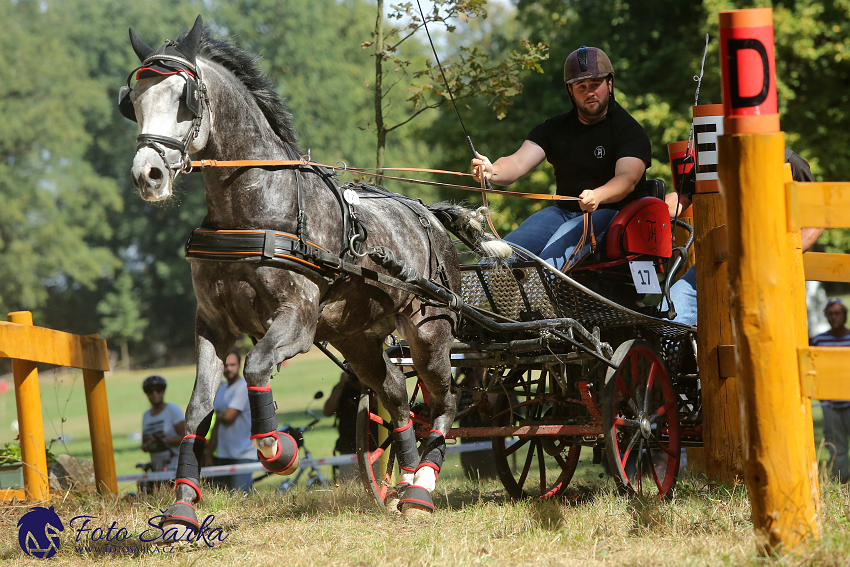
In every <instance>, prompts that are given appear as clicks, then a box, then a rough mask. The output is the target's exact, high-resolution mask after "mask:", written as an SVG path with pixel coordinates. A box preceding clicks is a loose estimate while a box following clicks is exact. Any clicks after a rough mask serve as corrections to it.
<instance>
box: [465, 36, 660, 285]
mask: <svg viewBox="0 0 850 567" xmlns="http://www.w3.org/2000/svg"><path fill="white" fill-rule="evenodd" d="M564 84H565V87H566V90H567V94H568V95H569V97H570V100H571V101H572V106H573V107H572V110H570V111H569V112H567V113H564V114H560V115H558V116H555V117H553V118H550V119H548V120H546V121H545V122H542V123H540V124H538V125H537V126H535V127H534V128H533V129H532V130H531V132H530V133H529V134H528V136H527V137H526V140H525V141H524V142H523V144H522V146H521V147H520V148H519V150H517V151H516V152H515V153H513V154H512V155H510V156H505V157H501V158H499V159H497V160H496V161H495V162H492V163H491V162H490V160H489V159H488V158H487V157H486V156H484V155H481V154H476V157H475V158H473V159H472V175H473V177H475V179H476V181H479V182H480V181H481V176H482V175H483V176H485V177H487V178H488V179H490V180H491V181H492V182H493V183H495V184H497V185H510V184H511V183H513V182H514V181H516V180H517V179H519V178H521V177H523V176H524V175H526V174H527V173H529V172H530V171H532V170H533V169H534V168H536V167H537V166H538V165H539V164H540V163H542V162H543V160H544V159H545V160H547V161H548V162H549V163H551V164H552V166H553V167H554V170H555V182H556V186H557V191H556V192H557V194H558V195H562V196H567V197H574V198H577V200H562V201H558V204H557V205H553V206H549V207H546V208H544V209H543V210H541V211H538V212H536V213H534V214H533V215H531V216H530V217H529V218H528V219H526V220H525V222H523V223H522V224H521V225H520V226H519V227H518V228H517V229H516V230H514V231H513V232H511V233H510V234H508V235H507V236H506V237H505V240H507V241H508V242H511V243H513V244H517V245H519V246H522V247H523V248H525V249H526V250H528V251H529V252H532V253H534V254H536V255H538V256H540V257H541V258H543V259H544V260H546V261H547V262H548V263H550V264H552V265H554V266H555V267H557V268H559V269H564V268H565V267H569V265H568V262H569V264H575V263H576V262H577V261H578V260H579V259H580V258H581V257H582V256H584V255H585V254H586V253H587V251H588V250H589V247H590V245H589V244H588V245H587V246H586V247H585V248H583V249H582V250H579V251H578V252H576V254H573V252H574V251H575V247H576V246H577V244H578V243H579V242H580V241H581V240H582V236H583V234H584V232H585V231H584V215H583V213H590V214H591V218H592V227H593V230H594V231H595V232H596V238H597V239H599V238H600V236H601V235H602V233H603V232H604V231H605V230H606V229H607V228H608V225H609V224H610V223H611V220H613V218H614V216H615V215H616V214H617V211H618V210H619V209H620V208H622V206H623V205H624V204H625V203H626V202H627V198H628V197H629V195H630V194H631V193H632V192H633V191H634V189H635V187H636V186H637V185H638V183H640V182H641V181H643V180H645V179H646V175H645V173H646V169H647V168H648V167H649V166H650V164H651V160H652V148H651V145H650V142H649V136H647V134H646V131H644V129H643V127H641V125H640V124H638V122H637V121H636V120H635V119H634V118H632V116H631V115H630V114H629V113H628V112H626V110H625V109H623V107H622V106H620V105H619V104H617V101H616V100H615V99H614V67H613V65H612V64H611V60H610V59H609V58H608V56H607V55H606V54H605V52H603V51H602V50H601V49H598V48H596V47H586V46H582V47H580V48H579V49H577V50H575V51H573V52H572V53H570V55H569V57H567V60H566V62H565V64H564Z"/></svg>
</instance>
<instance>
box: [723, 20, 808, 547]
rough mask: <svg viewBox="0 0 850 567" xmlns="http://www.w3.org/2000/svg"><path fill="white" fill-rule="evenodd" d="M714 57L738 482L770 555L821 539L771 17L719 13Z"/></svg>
mask: <svg viewBox="0 0 850 567" xmlns="http://www.w3.org/2000/svg"><path fill="white" fill-rule="evenodd" d="M742 52H746V53H742ZM720 53H721V57H720V59H721V65H722V77H723V92H724V115H725V119H724V135H723V136H721V137H720V139H719V150H720V155H719V164H720V168H719V178H720V185H721V191H722V192H723V195H724V197H725V199H726V210H727V219H728V225H729V230H728V236H729V258H730V260H729V280H730V286H729V290H730V293H731V295H732V301H731V307H732V321H733V329H734V334H735V344H736V345H737V369H738V376H739V377H740V378H741V380H740V383H741V394H742V404H741V421H742V425H743V427H742V429H743V430H744V439H745V444H744V460H745V478H746V482H747V489H748V491H749V495H750V504H751V507H752V520H753V527H754V529H755V532H756V536H757V537H758V538H759V542H760V544H761V552H762V553H765V554H770V553H773V552H785V551H789V550H793V549H795V548H797V547H798V546H800V545H801V544H804V543H805V542H806V541H807V540H809V539H812V538H818V537H819V533H820V530H819V526H818V518H817V507H816V504H815V499H814V498H813V494H814V492H813V487H812V479H811V477H810V475H811V473H812V470H811V466H810V464H811V463H810V459H811V456H812V455H813V453H814V449H813V447H811V448H810V445H812V444H813V443H814V440H813V439H812V437H811V434H810V433H809V432H810V431H811V429H810V428H809V426H808V424H807V423H805V421H806V420H807V419H808V418H809V414H808V412H807V411H806V408H805V404H804V403H802V390H801V387H800V375H799V370H798V366H797V356H796V342H797V336H798V330H797V329H796V328H795V317H796V315H797V308H796V307H795V305H794V302H793V299H794V294H795V291H794V283H793V282H794V278H795V269H794V259H793V254H792V245H791V244H790V242H789V236H788V229H787V210H786V203H785V191H784V167H783V162H784V155H785V151H784V150H785V137H784V135H783V134H782V132H779V131H778V130H779V114H778V107H777V102H776V84H775V78H774V73H775V71H774V70H775V64H774V57H773V14H772V10H771V9H770V8H762V9H755V10H738V11H732V12H721V13H720ZM789 323H790V324H789Z"/></svg>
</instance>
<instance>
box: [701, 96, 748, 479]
mask: <svg viewBox="0 0 850 567" xmlns="http://www.w3.org/2000/svg"><path fill="white" fill-rule="evenodd" d="M722 117H723V105H721V104H710V105H704V106H695V107H694V143H695V144H696V146H697V152H696V161H697V174H696V183H697V187H696V190H697V192H696V194H695V195H694V231H695V239H696V240H695V243H694V247H695V249H696V257H697V258H698V259H699V260H698V261H697V264H696V266H697V267H696V276H697V290H698V293H697V311H698V313H699V323H698V325H699V332H698V333H697V346H698V353H697V361H698V363H699V374H700V384H701V385H702V406H703V420H702V437H703V459H704V463H705V473H706V476H707V477H708V480H709V481H710V482H735V481H738V480H741V479H742V478H743V476H744V457H743V444H744V438H743V434H742V432H741V418H740V414H741V411H740V384H739V381H738V379H737V378H735V377H734V376H724V375H723V374H725V373H721V365H720V356H719V352H720V349H719V348H718V347H719V346H720V345H732V344H734V341H733V339H732V322H731V319H730V317H729V291H728V290H729V280H728V275H727V259H728V256H729V250H728V240H727V238H726V205H725V203H724V201H723V196H722V195H721V194H720V193H719V192H718V191H719V185H718V178H717V164H718V156H717V138H718V136H719V135H720V134H723V122H722Z"/></svg>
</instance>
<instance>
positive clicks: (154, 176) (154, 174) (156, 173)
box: [148, 167, 162, 181]
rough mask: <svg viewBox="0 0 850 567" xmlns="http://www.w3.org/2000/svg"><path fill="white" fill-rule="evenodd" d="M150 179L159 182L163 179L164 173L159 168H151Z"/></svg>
mask: <svg viewBox="0 0 850 567" xmlns="http://www.w3.org/2000/svg"><path fill="white" fill-rule="evenodd" d="M148 177H150V178H151V179H153V180H154V181H158V180H160V179H162V172H161V171H160V170H159V169H157V168H155V167H154V168H151V171H150V173H148Z"/></svg>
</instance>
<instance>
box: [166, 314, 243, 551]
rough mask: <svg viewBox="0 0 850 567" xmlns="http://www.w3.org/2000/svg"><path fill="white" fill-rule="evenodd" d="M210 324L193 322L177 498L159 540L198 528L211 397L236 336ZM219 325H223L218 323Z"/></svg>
mask: <svg viewBox="0 0 850 567" xmlns="http://www.w3.org/2000/svg"><path fill="white" fill-rule="evenodd" d="M213 327H214V326H213V325H207V324H204V323H202V322H201V321H196V323H195V329H196V356H197V358H196V360H197V361H198V364H197V371H196V375H195V387H194V389H193V390H192V396H191V398H189V406H188V407H187V408H186V436H185V437H184V438H183V441H182V442H181V443H180V449H179V451H180V452H179V456H178V461H177V478H176V480H175V488H176V493H177V497H176V499H175V502H174V504H172V505H171V506H170V507H169V508H168V509H167V510H166V511H165V518H164V519H163V522H162V529H163V539H167V540H178V539H187V538H190V537H191V536H192V534H193V533H197V532H198V530H199V529H200V528H199V525H198V519H197V516H196V514H195V506H194V505H195V504H196V503H197V502H199V501H200V500H201V480H200V479H201V465H202V464H203V460H204V450H205V449H206V435H207V433H208V432H209V428H210V423H211V422H212V416H213V400H215V393H216V390H217V389H218V385H219V382H220V380H221V375H222V370H223V368H224V360H225V358H226V357H227V354H228V353H229V352H230V349H231V348H233V343H234V342H235V341H236V336H235V335H233V334H230V333H226V332H223V331H220V330H213ZM221 327H222V328H223V325H221Z"/></svg>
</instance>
